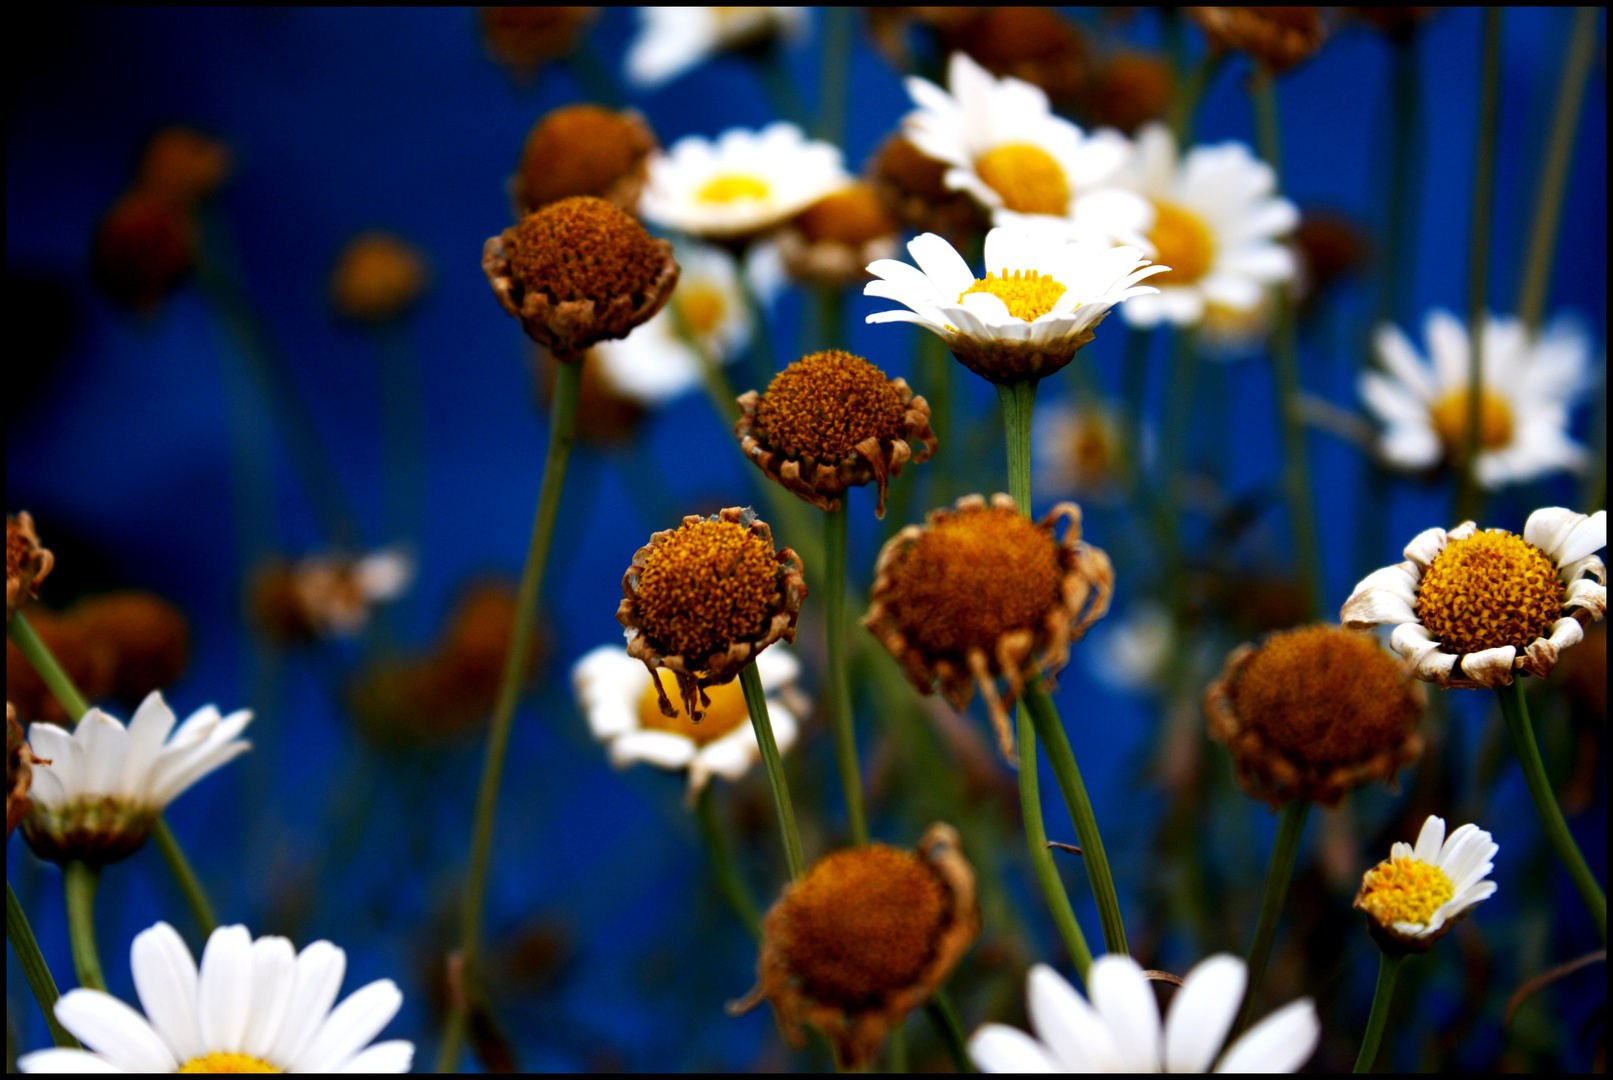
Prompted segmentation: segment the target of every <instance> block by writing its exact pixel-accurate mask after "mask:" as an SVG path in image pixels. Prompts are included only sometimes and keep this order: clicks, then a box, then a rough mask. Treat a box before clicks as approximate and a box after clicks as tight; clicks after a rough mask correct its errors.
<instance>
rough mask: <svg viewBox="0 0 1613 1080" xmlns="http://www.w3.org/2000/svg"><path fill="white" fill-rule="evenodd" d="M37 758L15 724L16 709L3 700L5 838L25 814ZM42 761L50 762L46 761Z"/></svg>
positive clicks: (18, 725)
mask: <svg viewBox="0 0 1613 1080" xmlns="http://www.w3.org/2000/svg"><path fill="white" fill-rule="evenodd" d="M38 761H39V759H38V758H36V757H34V752H33V751H32V750H30V749H29V748H28V744H27V742H25V741H24V740H23V737H22V725H21V724H19V723H17V709H16V706H14V705H12V704H11V702H9V701H8V702H6V839H8V840H9V839H11V833H12V830H13V829H15V828H16V827H17V824H18V822H20V821H22V819H23V818H25V817H27V816H28V810H29V807H30V806H31V805H32V804H31V803H30V802H29V800H28V789H29V788H30V787H31V786H33V782H34V772H33V765H34V764H35V763H37V762H38ZM44 764H49V762H45V763H44Z"/></svg>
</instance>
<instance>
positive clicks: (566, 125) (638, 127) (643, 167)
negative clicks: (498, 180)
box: [510, 104, 656, 215]
mask: <svg viewBox="0 0 1613 1080" xmlns="http://www.w3.org/2000/svg"><path fill="white" fill-rule="evenodd" d="M655 147H656V140H655V133H654V132H653V131H651V130H650V127H649V125H648V124H647V123H645V121H644V117H642V116H641V115H639V114H638V113H637V112H635V111H632V110H626V111H623V112H615V111H613V110H611V109H606V108H603V107H602V106H599V105H588V104H582V105H562V106H561V107H560V108H558V109H553V110H551V111H550V112H548V113H546V114H544V117H543V119H541V120H539V121H538V122H537V123H536V124H535V125H533V128H532V132H531V134H529V135H528V136H527V137H526V145H525V146H524V147H523V148H522V150H521V163H520V165H519V166H517V168H516V172H515V175H514V176H512V177H510V196H511V198H512V199H513V200H514V202H515V210H516V213H517V214H520V215H526V214H530V213H532V212H533V211H534V210H541V209H542V208H543V207H545V206H547V205H549V204H550V203H552V202H559V201H560V200H561V199H569V198H571V197H572V196H573V195H593V196H595V197H596V198H600V199H604V200H605V201H606V202H609V203H614V204H615V205H616V206H619V207H621V208H622V209H623V210H626V211H627V212H628V213H632V211H633V209H634V208H635V207H636V206H638V197H639V192H641V191H643V190H644V181H645V179H646V178H647V177H648V176H649V167H648V164H647V163H648V161H649V157H650V151H652V150H654V149H655Z"/></svg>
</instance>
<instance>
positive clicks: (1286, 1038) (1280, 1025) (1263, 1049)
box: [1215, 998, 1322, 1073]
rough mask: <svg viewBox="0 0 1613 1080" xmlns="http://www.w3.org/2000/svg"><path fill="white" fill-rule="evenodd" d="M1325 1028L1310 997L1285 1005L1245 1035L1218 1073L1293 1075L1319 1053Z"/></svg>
mask: <svg viewBox="0 0 1613 1080" xmlns="http://www.w3.org/2000/svg"><path fill="white" fill-rule="evenodd" d="M1321 1037H1322V1025H1321V1022H1320V1021H1319V1020H1317V1019H1316V1006H1315V1005H1313V1004H1311V1000H1310V998H1300V999H1299V1000H1298V1001H1295V1002H1292V1003H1290V1004H1288V1005H1284V1006H1283V1007H1282V1008H1280V1009H1278V1010H1277V1011H1276V1012H1274V1013H1272V1014H1271V1015H1270V1016H1268V1017H1266V1018H1265V1019H1264V1020H1262V1021H1260V1023H1258V1024H1256V1025H1255V1026H1254V1027H1252V1028H1250V1029H1249V1030H1248V1031H1246V1032H1244V1033H1243V1036H1242V1037H1241V1038H1240V1039H1238V1041H1237V1042H1235V1043H1233V1044H1232V1048H1231V1049H1230V1050H1228V1051H1227V1052H1226V1056H1225V1057H1223V1058H1222V1059H1221V1061H1220V1064H1218V1065H1216V1067H1215V1071H1216V1072H1218V1073H1245V1072H1247V1073H1290V1072H1298V1071H1299V1069H1300V1066H1302V1065H1304V1064H1305V1062H1307V1061H1309V1060H1310V1057H1311V1055H1312V1054H1314V1053H1315V1052H1316V1044H1317V1042H1318V1041H1319V1040H1320V1039H1321Z"/></svg>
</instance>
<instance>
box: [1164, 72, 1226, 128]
mask: <svg viewBox="0 0 1613 1080" xmlns="http://www.w3.org/2000/svg"><path fill="white" fill-rule="evenodd" d="M1226 57H1227V51H1226V50H1225V49H1211V50H1210V51H1208V52H1206V53H1205V54H1204V56H1203V58H1202V59H1201V60H1199V62H1198V63H1197V64H1196V65H1194V67H1193V72H1192V74H1191V75H1189V76H1188V77H1187V78H1185V79H1183V78H1182V77H1181V72H1180V70H1178V72H1177V83H1176V94H1175V95H1174V97H1173V98H1172V100H1171V108H1170V114H1169V120H1170V126H1171V131H1172V132H1174V133H1175V135H1176V145H1177V146H1181V147H1185V146H1187V145H1188V144H1189V143H1191V142H1192V141H1193V119H1194V117H1195V116H1196V115H1197V114H1198V109H1199V102H1200V100H1202V99H1203V97H1204V91H1205V90H1206V89H1208V88H1209V85H1210V80H1212V79H1214V78H1215V73H1216V72H1217V71H1219V70H1220V69H1221V63H1222V61H1224V60H1225V59H1226Z"/></svg>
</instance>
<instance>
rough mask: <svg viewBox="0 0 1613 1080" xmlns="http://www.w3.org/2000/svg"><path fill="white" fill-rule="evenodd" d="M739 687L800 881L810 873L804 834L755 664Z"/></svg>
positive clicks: (787, 857)
mask: <svg viewBox="0 0 1613 1080" xmlns="http://www.w3.org/2000/svg"><path fill="white" fill-rule="evenodd" d="M739 686H740V689H742V690H743V691H744V692H745V708H747V709H749V710H750V722H751V726H752V727H753V728H755V730H756V743H757V745H758V746H760V747H761V749H762V765H763V766H764V767H765V768H766V769H767V783H768V785H769V786H770V787H771V788H772V789H773V806H774V807H775V808H776V809H777V810H778V827H779V832H780V833H782V834H783V837H784V861H785V862H786V863H787V864H789V867H790V880H791V881H800V880H801V875H802V874H804V873H806V860H805V859H804V858H803V857H802V855H801V834H800V833H799V832H798V831H797V830H796V827H795V806H794V805H793V804H792V803H791V802H790V788H789V785H788V784H786V783H785V782H784V761H783V759H782V758H780V757H779V752H778V742H777V740H775V739H774V738H773V721H772V719H771V718H770V717H769V716H768V715H767V693H766V692H765V691H764V690H763V689H762V678H761V676H760V675H758V674H756V664H755V662H754V661H753V662H752V663H749V664H746V665H745V666H744V667H742V668H740V669H739Z"/></svg>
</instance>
